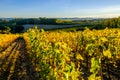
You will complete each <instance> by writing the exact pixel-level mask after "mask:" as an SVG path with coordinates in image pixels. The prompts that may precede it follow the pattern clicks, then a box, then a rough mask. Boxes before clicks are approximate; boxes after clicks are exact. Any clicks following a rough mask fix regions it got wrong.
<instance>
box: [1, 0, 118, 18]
mask: <svg viewBox="0 0 120 80" xmlns="http://www.w3.org/2000/svg"><path fill="white" fill-rule="evenodd" d="M118 16H120V0H0V17H25V18H31V17H35V18H38V17H50V18H51V17H52V18H53V17H118Z"/></svg>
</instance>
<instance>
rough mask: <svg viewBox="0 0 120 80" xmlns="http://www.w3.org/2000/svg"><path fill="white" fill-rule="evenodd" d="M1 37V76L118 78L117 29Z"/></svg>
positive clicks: (119, 41)
mask: <svg viewBox="0 0 120 80" xmlns="http://www.w3.org/2000/svg"><path fill="white" fill-rule="evenodd" d="M0 37H1V38H0V80H6V79H7V80H14V79H15V80H24V79H25V80H120V29H117V28H116V29H108V28H106V29H104V30H89V29H88V28H86V29H85V30H84V31H76V32H65V31H44V30H42V29H41V30H39V29H37V27H35V28H34V29H29V30H28V31H27V32H25V33H23V35H22V37H19V35H13V34H8V35H6V34H5V35H4V34H0Z"/></svg>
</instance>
